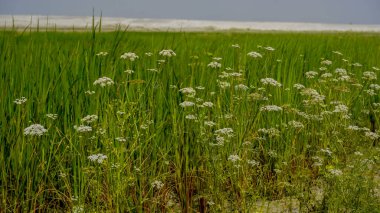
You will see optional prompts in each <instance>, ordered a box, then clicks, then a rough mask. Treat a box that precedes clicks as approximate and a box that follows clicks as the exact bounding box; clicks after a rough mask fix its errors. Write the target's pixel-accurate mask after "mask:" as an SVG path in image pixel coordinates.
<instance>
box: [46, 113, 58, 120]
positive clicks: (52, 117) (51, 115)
mask: <svg viewBox="0 0 380 213" xmlns="http://www.w3.org/2000/svg"><path fill="white" fill-rule="evenodd" d="M46 117H48V118H50V119H52V120H55V119H57V118H58V115H57V114H51V113H49V114H46Z"/></svg>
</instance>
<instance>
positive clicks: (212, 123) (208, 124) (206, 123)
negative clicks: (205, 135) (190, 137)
mask: <svg viewBox="0 0 380 213" xmlns="http://www.w3.org/2000/svg"><path fill="white" fill-rule="evenodd" d="M204 124H205V125H206V126H210V127H213V126H215V125H216V123H215V122H213V121H205V122H204Z"/></svg>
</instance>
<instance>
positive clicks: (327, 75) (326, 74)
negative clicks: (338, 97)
mask: <svg viewBox="0 0 380 213" xmlns="http://www.w3.org/2000/svg"><path fill="white" fill-rule="evenodd" d="M332 76H333V75H332V74H331V73H329V72H327V73H323V74H322V75H321V77H322V78H331V77H332Z"/></svg>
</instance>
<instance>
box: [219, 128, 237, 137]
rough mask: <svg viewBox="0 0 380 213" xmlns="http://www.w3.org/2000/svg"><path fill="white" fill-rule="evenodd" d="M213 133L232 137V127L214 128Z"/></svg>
mask: <svg viewBox="0 0 380 213" xmlns="http://www.w3.org/2000/svg"><path fill="white" fill-rule="evenodd" d="M215 135H219V136H227V137H233V136H234V130H233V129H232V128H223V129H218V130H215Z"/></svg>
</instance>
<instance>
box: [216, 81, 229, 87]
mask: <svg viewBox="0 0 380 213" xmlns="http://www.w3.org/2000/svg"><path fill="white" fill-rule="evenodd" d="M218 83H219V87H220V88H221V89H226V88H228V87H230V86H231V84H230V83H228V82H226V81H219V82H218Z"/></svg>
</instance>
